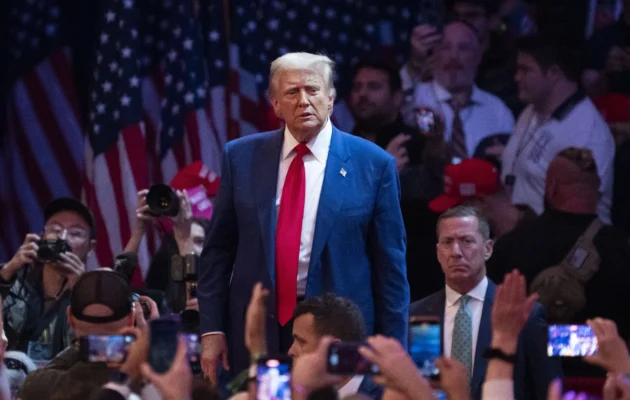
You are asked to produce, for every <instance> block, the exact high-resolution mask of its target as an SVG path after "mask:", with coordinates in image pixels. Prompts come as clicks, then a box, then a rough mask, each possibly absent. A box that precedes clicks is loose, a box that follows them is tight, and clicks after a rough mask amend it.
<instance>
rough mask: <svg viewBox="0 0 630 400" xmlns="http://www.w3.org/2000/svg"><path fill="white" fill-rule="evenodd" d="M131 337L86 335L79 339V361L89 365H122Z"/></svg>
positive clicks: (132, 339) (131, 341) (131, 340)
mask: <svg viewBox="0 0 630 400" xmlns="http://www.w3.org/2000/svg"><path fill="white" fill-rule="evenodd" d="M135 340H136V338H135V337H134V336H133V335H104V336H102V335H88V336H83V337H81V338H80V339H79V351H80V354H81V359H82V360H83V361H85V362H90V363H123V362H124V361H125V360H126V359H127V354H128V353H129V347H131V343H133V342H134V341H135Z"/></svg>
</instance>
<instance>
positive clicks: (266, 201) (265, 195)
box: [252, 129, 284, 282]
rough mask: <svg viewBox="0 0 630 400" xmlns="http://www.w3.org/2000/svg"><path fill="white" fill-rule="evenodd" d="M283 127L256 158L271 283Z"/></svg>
mask: <svg viewBox="0 0 630 400" xmlns="http://www.w3.org/2000/svg"><path fill="white" fill-rule="evenodd" d="M283 135H284V129H280V130H279V131H277V132H275V133H274V134H273V136H272V137H271V139H270V140H268V141H267V142H265V143H264V144H263V145H262V146H261V147H260V148H259V149H258V151H257V152H256V154H255V156H254V157H255V160H254V163H253V165H254V180H253V181H252V184H253V185H254V187H255V196H256V206H257V208H258V223H259V224H260V231H261V237H262V240H263V248H264V249H265V260H267V268H268V269H269V276H270V277H271V282H275V271H276V269H275V267H274V266H275V255H276V248H275V243H276V241H275V237H276V219H277V210H276V191H277V187H278V168H279V162H280V153H281V151H282V143H283V141H284V136H283Z"/></svg>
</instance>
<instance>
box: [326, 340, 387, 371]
mask: <svg viewBox="0 0 630 400" xmlns="http://www.w3.org/2000/svg"><path fill="white" fill-rule="evenodd" d="M363 345H364V344H363V343H348V342H345V343H344V342H337V343H332V344H331V345H330V347H329V348H328V372H330V373H331V374H333V375H348V376H350V375H375V374H378V373H379V369H378V366H377V365H374V364H372V363H371V362H369V361H368V360H366V359H365V358H363V356H362V355H361V354H360V353H359V348H360V347H361V346H363Z"/></svg>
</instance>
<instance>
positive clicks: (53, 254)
mask: <svg viewBox="0 0 630 400" xmlns="http://www.w3.org/2000/svg"><path fill="white" fill-rule="evenodd" d="M37 247H38V249H37V261H39V262H41V263H44V264H45V263H55V262H59V261H61V254H63V253H69V252H71V251H72V248H71V247H70V244H68V242H67V241H66V240H63V239H43V240H40V241H38V242H37Z"/></svg>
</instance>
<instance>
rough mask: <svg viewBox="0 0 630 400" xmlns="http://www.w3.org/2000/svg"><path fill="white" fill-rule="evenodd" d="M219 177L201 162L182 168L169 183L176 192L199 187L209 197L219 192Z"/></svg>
mask: <svg viewBox="0 0 630 400" xmlns="http://www.w3.org/2000/svg"><path fill="white" fill-rule="evenodd" d="M220 181H221V180H220V179H219V176H218V175H217V174H215V173H214V172H213V171H210V168H208V167H206V166H205V165H204V164H203V163H202V162H201V161H195V162H193V163H192V164H190V165H188V166H186V167H184V168H182V169H181V170H180V171H179V172H178V173H177V175H175V177H174V178H173V180H172V181H171V187H172V188H173V189H176V190H184V189H191V188H194V187H197V186H199V185H201V186H203V187H204V188H205V189H206V194H207V195H208V196H209V197H212V196H216V194H217V192H218V191H219V183H220Z"/></svg>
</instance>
